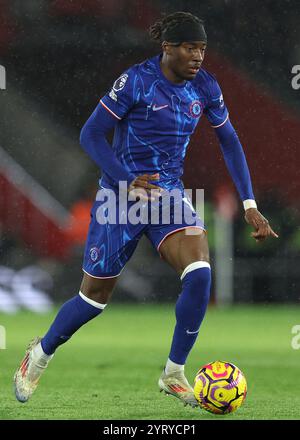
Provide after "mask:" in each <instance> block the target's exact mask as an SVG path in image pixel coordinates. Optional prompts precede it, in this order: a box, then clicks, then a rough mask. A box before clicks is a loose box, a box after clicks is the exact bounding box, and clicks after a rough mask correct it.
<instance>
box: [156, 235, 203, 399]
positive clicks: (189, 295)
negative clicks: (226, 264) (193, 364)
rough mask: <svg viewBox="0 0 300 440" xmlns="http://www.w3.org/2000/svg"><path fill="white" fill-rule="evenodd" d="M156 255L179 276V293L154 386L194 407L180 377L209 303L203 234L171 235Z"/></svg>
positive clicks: (190, 395)
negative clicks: (167, 346) (164, 360)
mask: <svg viewBox="0 0 300 440" xmlns="http://www.w3.org/2000/svg"><path fill="white" fill-rule="evenodd" d="M189 232H198V234H197V235H189ZM160 253H161V255H162V257H163V258H164V259H165V260H166V261H167V262H168V263H169V264H170V265H171V266H172V267H173V268H174V269H175V270H176V272H177V273H178V275H180V277H181V281H182V292H181V294H180V296H179V298H178V300H177V303H176V321H177V322H176V327H175V330H174V335H173V341H172V346H171V350H170V354H169V358H168V361H167V363H166V367H165V369H164V371H163V373H162V375H161V377H160V379H159V382H158V384H159V387H160V390H161V391H165V392H166V393H168V394H172V395H174V396H175V397H177V398H179V399H181V400H182V401H183V402H184V403H185V404H188V405H191V406H197V405H198V404H197V401H196V399H195V397H194V393H193V388H192V387H191V386H190V384H189V383H188V381H187V379H186V377H185V375H184V365H185V362H186V358H187V356H188V355H189V353H190V351H191V349H192V347H193V345H194V343H195V341H196V339H197V336H198V332H199V328H200V325H201V322H202V320H203V318H204V314H205V311H206V307H207V304H208V300H209V294H210V281H211V277H210V265H209V249H208V242H207V237H206V233H205V231H203V230H200V229H193V230H191V229H187V230H182V231H178V232H175V233H174V234H172V235H170V236H169V237H167V238H166V239H165V241H163V243H162V245H161V247H160Z"/></svg>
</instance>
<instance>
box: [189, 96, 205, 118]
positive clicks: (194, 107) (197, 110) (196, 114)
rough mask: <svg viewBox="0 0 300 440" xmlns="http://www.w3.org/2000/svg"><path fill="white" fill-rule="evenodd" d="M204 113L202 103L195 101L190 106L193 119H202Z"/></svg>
mask: <svg viewBox="0 0 300 440" xmlns="http://www.w3.org/2000/svg"><path fill="white" fill-rule="evenodd" d="M202 112H203V104H202V102H201V101H198V100H196V101H193V102H192V103H191V105H190V115H191V116H192V117H193V118H200V116H201V115H202Z"/></svg>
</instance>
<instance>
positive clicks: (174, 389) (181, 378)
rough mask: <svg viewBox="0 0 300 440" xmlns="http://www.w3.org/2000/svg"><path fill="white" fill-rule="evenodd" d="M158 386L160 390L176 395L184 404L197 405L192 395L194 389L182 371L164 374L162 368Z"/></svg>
mask: <svg viewBox="0 0 300 440" xmlns="http://www.w3.org/2000/svg"><path fill="white" fill-rule="evenodd" d="M158 386H159V388H160V392H162V391H164V392H165V393H166V394H170V395H172V396H175V397H177V398H178V399H180V400H181V401H182V402H183V403H184V406H186V405H190V406H192V407H193V408H195V407H196V406H199V404H198V402H197V400H196V398H195V396H194V390H193V388H192V387H191V385H190V384H189V383H188V381H187V379H186V377H185V375H184V372H183V371H176V372H172V373H170V374H166V373H165V370H164V371H163V372H162V374H161V376H160V378H159V381H158Z"/></svg>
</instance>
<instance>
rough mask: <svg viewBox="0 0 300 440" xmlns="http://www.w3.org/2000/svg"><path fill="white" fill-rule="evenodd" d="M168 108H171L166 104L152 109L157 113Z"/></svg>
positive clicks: (154, 106)
mask: <svg viewBox="0 0 300 440" xmlns="http://www.w3.org/2000/svg"><path fill="white" fill-rule="evenodd" d="M167 107H169V105H168V104H166V105H160V106H157V105H156V104H154V105H153V107H152V110H153V111H154V112H157V111H158V110H162V109H163V108H167Z"/></svg>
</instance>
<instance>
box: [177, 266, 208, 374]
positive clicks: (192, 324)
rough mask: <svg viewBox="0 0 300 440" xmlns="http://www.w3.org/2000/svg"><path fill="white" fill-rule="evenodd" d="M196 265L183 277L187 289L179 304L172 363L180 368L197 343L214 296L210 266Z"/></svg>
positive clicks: (180, 297)
mask: <svg viewBox="0 0 300 440" xmlns="http://www.w3.org/2000/svg"><path fill="white" fill-rule="evenodd" d="M197 263H198V264H197ZM203 263H204V264H203ZM192 265H194V266H192ZM192 265H189V266H188V267H187V268H186V270H187V272H186V273H185V271H184V273H183V278H182V287H183V289H182V292H181V294H180V296H179V298H178V300H177V303H176V326H175V331H174V335H173V341H172V346H171V351H170V354H169V359H171V361H173V362H175V363H176V364H180V365H184V364H185V362H186V359H187V356H188V354H189V353H190V351H191V349H192V347H193V345H194V343H195V341H196V339H197V336H198V333H199V328H200V325H201V322H202V320H203V318H204V315H205V312H206V308H207V304H208V301H209V295H210V284H211V270H210V266H209V264H208V263H205V262H196V263H192ZM197 266H198V267H197ZM189 268H190V269H191V270H190V271H189ZM193 268H194V269H193Z"/></svg>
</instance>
